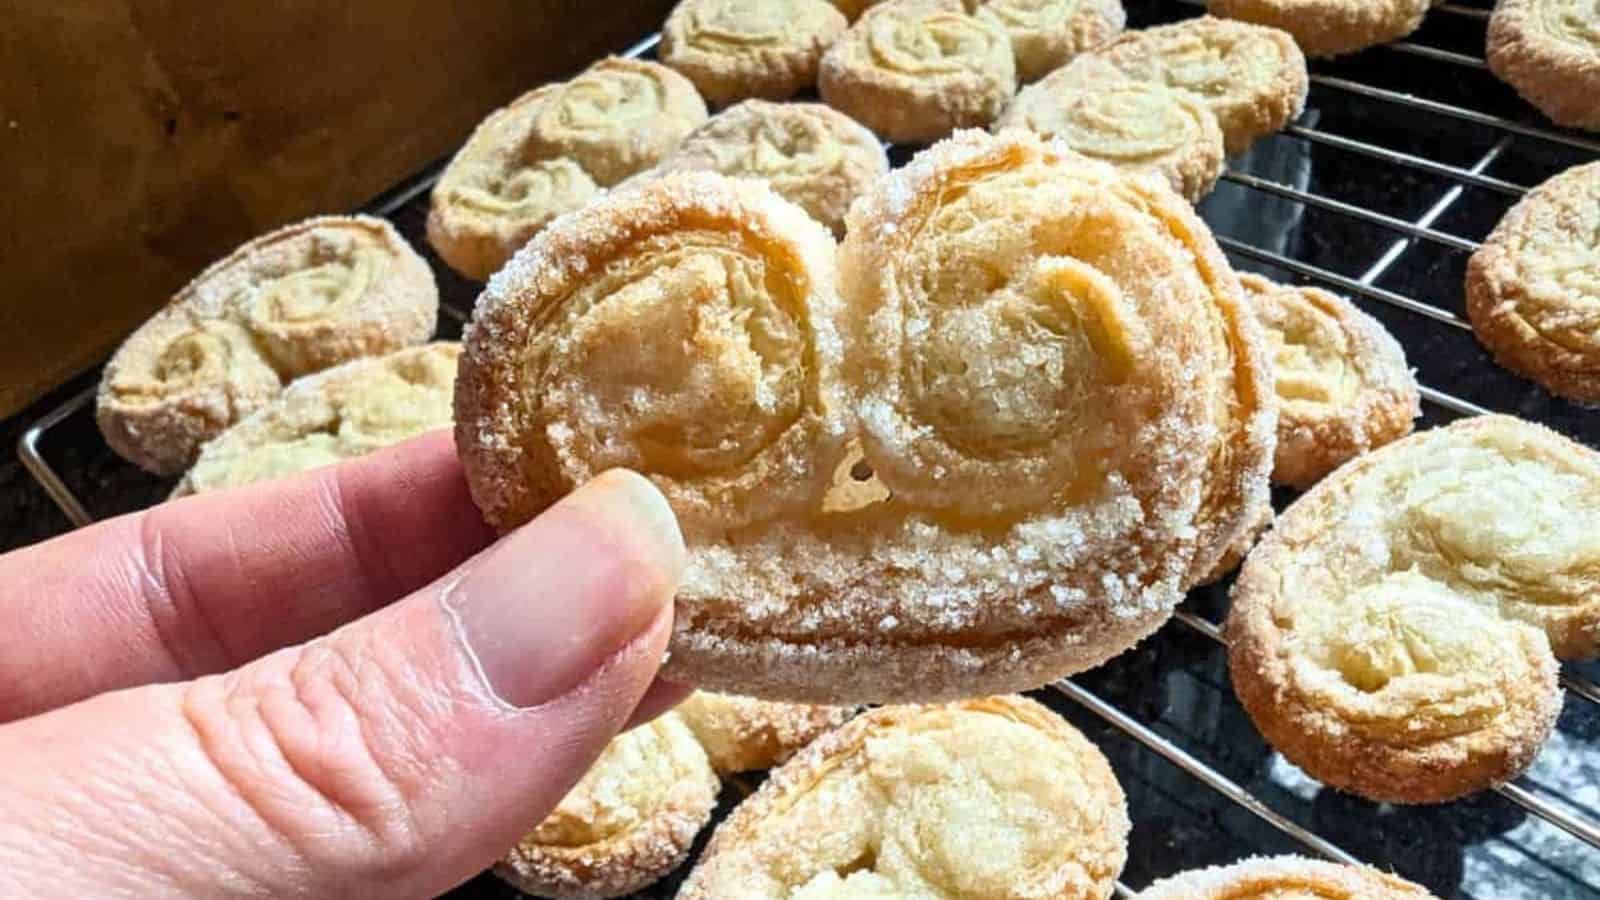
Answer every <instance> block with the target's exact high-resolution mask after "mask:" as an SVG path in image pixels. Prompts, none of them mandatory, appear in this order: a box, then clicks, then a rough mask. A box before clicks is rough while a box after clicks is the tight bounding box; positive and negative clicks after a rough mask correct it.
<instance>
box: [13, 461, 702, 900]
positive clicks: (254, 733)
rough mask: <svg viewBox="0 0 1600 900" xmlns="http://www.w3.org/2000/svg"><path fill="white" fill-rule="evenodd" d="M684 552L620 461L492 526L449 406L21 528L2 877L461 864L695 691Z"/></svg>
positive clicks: (504, 843) (392, 884)
mask: <svg viewBox="0 0 1600 900" xmlns="http://www.w3.org/2000/svg"><path fill="white" fill-rule="evenodd" d="M491 542H493V543H491ZM684 559H685V557H684V550H683V541H682V537H681V536H680V535H679V533H678V528H677V523H676V521H675V520H674V518H673V516H672V512H671V510H670V509H669V508H668V507H667V505H666V501H665V500H664V499H663V498H662V497H661V495H660V494H659V493H658V492H657V491H656V490H655V489H654V488H653V487H652V486H651V485H650V484H649V483H648V482H647V481H645V480H644V479H642V478H640V477H638V476H637V475H633V474H631V473H626V472H615V473H608V474H607V475H603V476H601V477H600V478H597V479H595V480H594V481H593V482H591V483H589V484H588V485H586V486H584V487H583V488H581V489H580V490H578V491H577V492H575V493H574V494H572V495H571V496H569V497H568V498H567V499H565V500H563V501H562V502H560V503H559V504H557V505H556V506H554V507H552V508H551V509H550V510H549V511H547V512H546V513H545V514H544V515H543V516H541V517H540V518H538V519H537V520H535V521H534V522H531V523H529V524H528V525H526V526H523V527H522V528H520V529H518V530H516V531H514V532H512V533H511V534H509V535H506V536H505V537H503V538H501V539H500V540H499V541H497V542H494V536H493V534H492V533H491V532H490V531H489V529H488V528H487V526H485V525H484V524H483V520H482V518H481V517H480V515H479V513H478V511H477V509H476V508H475V507H474V506H473V504H472V501H471V498H470V497H469V496H468V493H467V487H466V482H465V479H464V477H463V475H462V472H461V468H460V465H459V463H458V462H457V461H456V458H455V452H454V448H453V446H452V444H451V442H450V439H449V437H448V435H445V434H442V433H441V434H434V435H429V436H427V437H423V438H419V439H417V440H415V441H411V442H409V443H407V444H404V445H401V446H399V447H396V448H393V449H391V450H388V451H384V452H381V453H378V454H375V455H373V456H370V457H367V458H365V459H362V460H358V461H355V462H352V463H348V464H345V465H342V466H337V467H334V468H329V469H323V470H320V471H317V472H313V473H310V474H307V475H304V476H300V477H297V478H292V479H288V480H285V481H280V482H275V483H270V484H264V485H256V486H252V487H247V488H243V489H240V490H236V491H228V492H224V493H221V494H212V495H203V496H199V497H192V498H188V499H185V500H181V501H179V502H176V503H171V504H167V505H165V506H162V507H158V508H156V509H152V510H148V511H146V512H143V513H136V514H133V515H130V516H124V517H122V518H119V519H114V520H111V521H108V522H105V523H102V524H99V525H95V526H93V527H90V528H86V529H83V530H80V531H77V532H74V533H72V534H69V535H65V536H63V537H60V538H57V539H55V540H52V541H48V542H46V543H43V544H39V545H37V546H34V547H29V548H25V549H23V550H19V551H16V552H14V553H11V554H8V555H6V556H0V590H3V591H4V594H3V595H0V596H3V599H0V723H4V724H0V760H3V761H4V762H5V765H4V766H0V896H8V897H10V896H18V897H20V896H28V897H84V896H96V897H99V896H137V897H141V898H153V897H268V896H270V897H286V896H304V897H327V896H367V895H373V894H377V893H379V892H380V891H381V893H382V895H383V896H385V897H391V898H397V897H398V898H404V897H428V896H432V895H434V894H437V893H439V892H442V891H444V890H446V889H448V888H449V887H451V886H453V885H455V884H457V883H459V882H461V881H464V880H466V879H467V878H469V877H471V876H472V875H473V874H475V873H476V872H478V871H479V870H481V869H483V868H484V867H486V866H487V865H489V864H490V863H492V862H493V861H494V860H495V859H496V858H497V857H498V856H500V855H501V854H502V853H503V852H504V851H505V850H506V849H507V848H508V847H510V846H511V845H513V844H514V843H515V842H516V841H517V840H518V838H520V837H521V836H522V835H523V834H524V833H525V832H526V831H527V830H529V829H530V828H531V827H532V826H533V825H534V824H536V823H538V822H539V821H540V820H542V819H543V818H544V816H545V814H546V813H548V812H549V811H550V809H552V808H553V807H554V806H555V804H556V803H557V802H558V801H559V800H560V799H561V797H562V796H563V795H564V794H565V793H566V792H567V791H568V789H570V788H571V786H572V785H573V784H574V783H575V782H576V781H577V780H578V778H579V777H581V776H582V774H583V772H584V771H585V770H586V769H587V768H588V766H589V765H590V764H591V763H592V762H593V760H594V758H595V757H596V756H597V755H598V754H599V753H600V751H601V749H603V748H604V747H605V745H606V743H607V742H608V741H609V740H610V739H611V738H612V737H613V736H614V735H615V733H616V732H617V731H618V730H619V729H620V728H623V727H625V726H626V725H628V724H631V723H633V722H637V721H642V720H644V719H646V718H648V717H650V716H652V715H654V714H656V713H658V712H660V711H661V710H663V709H665V708H666V707H668V706H670V705H671V704H673V703H675V702H676V701H677V700H678V699H679V698H680V697H681V692H680V690H679V689H677V688H674V687H672V686H670V685H667V684H666V683H664V682H654V683H653V679H654V676H655V672H656V668H657V666H658V664H659V663H660V661H661V658H662V654H663V652H664V651H665V648H666V644H667V638H668V635H669V634H670V632H671V627H672V603H671V600H672V596H673V593H674V591H675V589H676V585H677V580H678V578H679V576H680V574H681V572H682V569H683V566H684ZM329 632H331V633H329ZM216 673H222V674H216ZM68 704H70V705H68Z"/></svg>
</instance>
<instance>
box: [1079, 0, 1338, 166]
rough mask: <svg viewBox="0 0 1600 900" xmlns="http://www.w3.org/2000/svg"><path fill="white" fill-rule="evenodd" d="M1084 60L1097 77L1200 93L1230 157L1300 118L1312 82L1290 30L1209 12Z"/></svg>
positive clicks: (1128, 38)
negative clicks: (1295, 118)
mask: <svg viewBox="0 0 1600 900" xmlns="http://www.w3.org/2000/svg"><path fill="white" fill-rule="evenodd" d="M1080 61H1081V66H1082V68H1081V70H1080V73H1081V74H1082V76H1083V77H1085V78H1086V79H1089V80H1092V81H1100V82H1102V83H1104V82H1108V81H1111V80H1114V79H1117V78H1129V79H1133V80H1136V81H1154V82H1156V83H1159V84H1164V85H1166V86H1168V87H1173V88H1179V89H1181V90H1185V91H1189V92H1190V93H1192V94H1195V95H1197V96H1199V97H1201V98H1202V99H1203V100H1205V102H1206V105H1208V106H1209V107H1211V112H1212V113H1213V114H1215V115H1216V117H1217V123H1218V125H1219V126H1220V127H1221V128H1222V141H1223V146H1224V147H1225V148H1226V150H1227V152H1228V153H1229V154H1230V155H1232V154H1236V153H1242V152H1244V150H1245V149H1247V148H1248V147H1249V146H1250V144H1251V143H1252V142H1254V141H1255V140H1256V139H1257V138H1260V137H1262V136H1264V135H1267V134H1270V133H1272V132H1274V131H1278V130H1279V129H1281V128H1283V126H1284V125H1286V124H1288V123H1289V121H1290V120H1292V119H1293V118H1294V117H1295V116H1298V115H1299V114H1300V110H1301V109H1302V108H1303V107H1304V106H1305V101H1306V92H1307V90H1308V89H1309V87H1310V76H1309V75H1308V74H1307V72H1306V59H1305V55H1304V54H1303V53H1301V51H1300V48H1299V47H1298V46H1296V45H1295V42H1294V38H1292V37H1290V36H1289V34H1288V33H1287V32H1284V31H1281V30H1279V29H1277V28H1268V27H1266V26H1263V25H1252V24H1249V23H1247V22H1236V21H1233V20H1231V19H1218V18H1215V17H1212V16H1201V17H1200V18H1196V19H1188V20H1186V21H1183V22H1177V23H1174V24H1171V25H1160V26H1157V27H1155V28H1146V29H1143V30H1140V31H1130V32H1127V33H1126V34H1124V35H1122V37H1120V38H1117V39H1116V40H1114V41H1112V42H1111V43H1109V44H1107V45H1105V46H1103V47H1101V48H1099V49H1098V50H1095V51H1093V52H1090V53H1085V54H1082V55H1081V56H1080V57H1079V58H1078V60H1075V61H1074V63H1075V64H1078V63H1079V62H1080Z"/></svg>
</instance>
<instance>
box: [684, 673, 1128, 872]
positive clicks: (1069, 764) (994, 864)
mask: <svg viewBox="0 0 1600 900" xmlns="http://www.w3.org/2000/svg"><path fill="white" fill-rule="evenodd" d="M1128 831H1129V822H1128V814H1127V810H1126V805H1125V801H1124V798H1123V794H1122V789H1121V787H1120V786H1119V785H1118V784H1117V781H1116V777H1115V776H1114V775H1113V773H1112V771H1111V767H1110V766H1109V765H1108V764H1107V762H1106V760H1105V757H1104V756H1102V755H1101V753H1100V751H1099V750H1097V749H1096V748H1095V747H1094V745H1093V744H1091V743H1089V742H1088V741H1087V740H1085V739H1084V737H1083V736H1082V735H1081V734H1079V733H1078V732H1077V731H1076V730H1075V729H1073V728H1072V726H1070V725H1068V724H1067V723H1066V722H1065V721H1064V720H1062V719H1061V718H1060V717H1059V716H1058V715H1056V714H1055V713H1053V712H1051V711H1050V710H1049V709H1047V708H1045V707H1043V706H1041V705H1039V704H1038V703H1035V702H1033V701H1031V700H1028V699H1025V698H1023V697H990V698H986V699H981V700H968V701H963V702H961V703H954V704H950V705H947V706H909V707H885V708H883V709H878V710H873V711H872V712H869V713H866V714H864V715H862V716H860V717H858V718H856V719H854V720H853V721H851V722H849V723H848V724H846V725H844V726H843V727H842V728H840V729H838V730H836V731H834V732H832V733H831V734H829V735H827V736H825V737H823V738H822V739H821V740H819V741H817V742H816V743H814V744H812V745H811V746H810V747H808V748H806V750H804V751H803V752H801V753H800V754H799V755H798V756H796V757H795V758H794V759H792V760H790V761H789V762H788V763H787V764H785V765H784V766H783V767H782V768H779V769H777V770H775V771H774V772H773V773H772V774H771V775H770V776H769V777H768V779H767V781H766V782H765V783H764V784H763V785H762V786H761V788H760V789H759V790H757V792H756V793H755V794H753V795H752V796H751V797H750V798H748V799H747V800H745V801H744V802H743V803H742V804H740V806H739V807H738V808H737V809H736V810H734V812H733V814H732V815H731V816H730V817H729V818H728V819H727V821H725V822H724V823H723V824H722V825H721V827H719V828H718V829H717V833H716V835H715V836H714V837H713V838H712V840H711V844H710V846H708V847H707V848H706V852H705V854H704V855H703V856H702V857H701V859H700V861H699V862H698V863H697V864H696V866H695V869H694V871H693V872H692V873H691V874H690V876H689V880H688V881H687V882H686V883H685V884H684V887H683V890H682V891H681V892H680V893H679V895H678V896H679V897H680V898H682V900H713V898H723V897H735V896H737V897H741V898H749V900H760V898H772V900H781V898H827V897H845V896H848V897H880V896H881V897H907V896H949V897H1000V896H1006V897H1053V898H1083V900H1088V898H1105V897H1109V896H1111V892H1112V890H1113V886H1114V883H1115V881H1116V878H1117V875H1118V873H1120V871H1121V869H1122V866H1123V863H1124V862H1125V861H1126V859H1127V836H1128Z"/></svg>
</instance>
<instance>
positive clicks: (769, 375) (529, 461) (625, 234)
mask: <svg viewBox="0 0 1600 900" xmlns="http://www.w3.org/2000/svg"><path fill="white" fill-rule="evenodd" d="M697 192H701V196H696V193H697ZM833 281H834V277H833V256H832V241H831V239H829V238H828V236H827V234H826V232H824V231H823V230H822V229H821V227H820V226H818V225H817V224H816V223H814V222H812V221H810V220H809V219H807V218H806V217H805V215H804V214H803V213H801V212H800V211H799V210H798V209H796V208H794V207H792V206H789V205H787V204H783V203H782V202H781V201H779V200H778V199H777V198H776V197H774V196H773V195H772V194H771V193H770V192H768V191H766V190H765V189H764V188H759V187H758V186H756V185H753V184H751V185H736V184H734V183H732V182H728V181H725V180H722V179H718V178H715V177H713V176H706V175H700V174H684V175H678V176H672V177H668V178H664V179H662V180H660V181H656V182H652V183H649V184H646V185H644V186H643V187H641V188H639V189H638V190H635V191H624V192H621V193H619V194H618V195H617V196H616V197H615V202H614V203H612V204H610V205H607V206H603V207H602V206H590V207H587V208H585V210H583V211H582V213H580V214H579V215H575V216H571V217H568V218H566V219H563V220H562V221H561V222H560V223H558V224H557V225H555V226H552V228H551V229H547V230H546V232H544V233H543V234H542V235H541V241H540V242H539V243H538V244H537V245H535V248H534V252H531V253H529V254H525V255H524V256H522V257H521V258H519V260H518V261H517V265H516V266H515V267H514V269H513V270H511V271H508V272H507V274H505V275H504V276H502V277H498V278H496V279H495V280H494V281H492V282H491V284H490V287H489V290H488V292H487V293H486V295H485V297H484V299H483V301H481V302H480V310H481V314H480V316H478V317H477V318H476V319H475V320H474V324H473V326H472V331H473V332H476V333H479V334H480V335H481V334H484V333H487V334H492V335H494V336H495V338H496V341H495V343H494V344H493V345H491V344H490V342H488V341H484V340H482V339H480V338H474V337H471V336H469V337H468V338H467V347H468V351H467V361H466V363H465V365H464V371H463V376H462V379H461V383H460V384H461V386H460V388H459V392H458V400H457V404H458V410H460V409H464V410H465V413H464V416H463V418H464V420H465V421H468V422H471V421H473V420H475V419H478V418H480V417H488V418H490V419H492V420H496V421H503V422H504V425H505V427H506V428H507V430H508V432H509V433H511V434H516V435H519V436H522V440H523V441H524V443H522V444H520V445H508V446H495V447H494V448H493V450H494V452H493V453H492V455H491V457H490V458H489V459H486V460H484V462H485V463H488V464H489V467H490V470H489V471H487V472H485V474H486V475H488V476H489V478H488V480H487V481H485V480H483V479H480V480H478V481H477V484H478V485H479V486H482V485H484V484H497V483H500V482H502V481H503V480H506V479H522V480H523V481H524V482H525V483H528V484H533V485H539V486H548V489H556V488H557V486H559V490H560V492H561V493H564V492H565V490H567V489H570V488H571V487H572V486H575V485H577V484H581V483H582V482H584V481H586V480H588V479H589V478H591V477H593V476H594V475H596V474H598V473H600V472H601V471H603V470H605V469H608V468H612V467H615V466H626V467H628V468H632V469H635V470H637V471H639V472H642V473H644V474H646V475H650V476H652V477H654V478H655V480H656V482H657V484H658V485H660V486H661V487H662V488H663V490H664V491H665V492H666V494H667V496H668V498H669V499H670V500H671V501H672V505H673V509H674V510H675V511H676V512H677V514H678V516H679V519H680V522H681V523H682V524H683V526H684V529H685V531H686V533H689V534H694V535H697V536H704V535H707V534H715V533H721V532H725V531H727V530H730V529H736V528H739V527H742V526H745V525H748V524H750V523H752V522H759V521H762V520H764V519H768V518H771V517H773V516H777V515H779V514H781V513H783V512H784V511H788V510H792V509H794V508H796V507H804V506H806V505H807V504H809V503H811V502H813V501H814V498H815V496H817V495H820V493H821V492H822V491H823V490H824V489H825V485H824V482H826V481H827V480H828V478H829V477H830V474H831V468H830V467H828V466H827V465H818V464H817V457H818V445H819V444H825V443H827V442H828V441H829V440H830V437H829V436H830V435H837V434H838V433H839V432H841V431H842V427H841V426H840V425H838V424H837V422H836V421H835V419H836V417H837V415H838V414H837V412H836V411H835V410H834V408H833V407H834V400H833V399H832V397H831V396H830V392H831V388H830V386H829V384H828V383H827V382H828V378H829V375H828V373H827V371H826V370H827V369H828V368H829V367H830V366H831V365H832V363H831V361H830V359H829V357H830V355H831V353H836V352H837V350H836V348H837V345H838V338H837V336H836V335H833V334H832V333H831V324H830V322H831V319H832V316H833V315H834V313H833V307H834V306H836V304H837V302H838V300H837V295H836V294H835V293H834V287H833ZM685 298H692V301H693V302H688V303H686V302H683V301H684V299H685ZM474 348H476V349H474ZM830 348H833V349H831V350H830ZM499 371H504V372H514V373H516V376H515V381H514V383H504V382H501V381H499V380H497V379H495V378H494V377H493V375H494V373H495V372H499ZM465 437H466V438H467V439H469V440H473V441H474V442H477V441H478V440H479V439H478V437H477V435H475V434H469V435H466V436H465ZM824 455H825V454H824ZM776 472H783V473H786V475H788V476H790V477H786V478H785V479H781V480H780V479H777V478H774V477H772V475H773V474H774V473H776ZM559 495H560V494H559V493H550V494H547V495H544V496H541V497H537V498H530V497H523V496H513V495H512V492H511V491H510V490H509V489H494V490H488V491H483V490H480V491H479V494H478V499H479V503H480V505H481V506H483V507H484V509H485V512H486V513H487V514H488V516H489V519H490V521H492V522H494V523H496V524H500V525H511V524H516V523H517V522H520V521H523V520H525V519H527V518H530V517H531V516H532V515H533V514H534V513H535V512H537V511H538V508H540V507H541V506H542V505H543V504H544V503H548V502H550V501H552V500H554V499H555V498H556V497H557V496H559Z"/></svg>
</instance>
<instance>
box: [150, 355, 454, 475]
mask: <svg viewBox="0 0 1600 900" xmlns="http://www.w3.org/2000/svg"><path fill="white" fill-rule="evenodd" d="M459 353H460V346H459V345H457V344H454V343H450V342H439V343H433V344H425V345H423V346H421V347H408V348H406V349H404V350H398V351H396V352H394V353H390V354H386V355H384V356H378V357H372V358H368V359H358V360H353V361H351V362H348V363H345V364H343V365H340V366H335V367H334V368H331V369H328V370H326V371H322V372H318V373H316V374H315V375H308V376H306V377H305V378H300V379H297V380H295V381H294V382H292V383H291V384H290V385H289V386H288V387H287V388H285V389H284V390H283V393H282V394H280V395H278V396H277V397H275V398H273V400H272V401H271V402H269V403H267V404H266V405H265V406H263V407H262V408H260V409H258V410H256V411H255V412H254V413H252V414H251V415H249V416H247V417H245V418H244V419H242V420H240V421H239V422H238V423H237V424H235V425H233V426H232V427H230V428H229V429H228V430H227V431H224V432H223V433H221V434H220V435H218V436H217V437H216V438H214V439H213V440H211V441H210V442H208V443H207V444H206V445H205V447H203V448H202V449H201V451H200V456H199V458H198V459H197V460H195V464H194V466H193V467H192V468H190V469H189V472H188V474H187V475H185V476H184V478H183V481H182V482H180V483H179V484H178V487H177V489H176V490H175V491H174V492H173V496H182V495H185V494H195V493H204V492H206V491H213V490H219V489H221V488H229V487H238V486H240V485H245V484H252V483H254V482H257V481H264V480H267V479H270V478H279V477H283V476H285V475H291V474H294V473H296V472H303V471H306V470H308V469H313V468H316V467H318V466H323V465H327V464H329V463H334V462H338V461H340V460H344V459H350V458H353V457H356V456H361V455H362V454H366V453H371V452H373V451H375V450H379V449H381V448H384V447H388V446H390V445H393V444H397V443H400V442H401V441H404V440H407V439H409V438H412V437H415V436H416V435H419V434H422V433H424V432H427V431H432V430H434V429H443V428H448V427H450V396H451V393H452V388H453V386H454V383H455V375H456V357H457V355H458V354H459Z"/></svg>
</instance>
